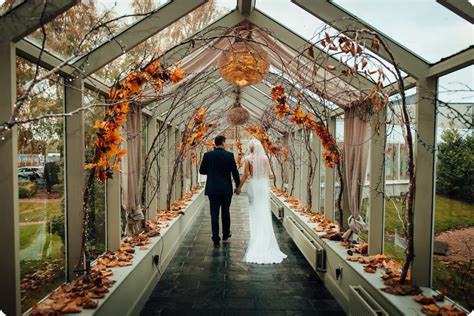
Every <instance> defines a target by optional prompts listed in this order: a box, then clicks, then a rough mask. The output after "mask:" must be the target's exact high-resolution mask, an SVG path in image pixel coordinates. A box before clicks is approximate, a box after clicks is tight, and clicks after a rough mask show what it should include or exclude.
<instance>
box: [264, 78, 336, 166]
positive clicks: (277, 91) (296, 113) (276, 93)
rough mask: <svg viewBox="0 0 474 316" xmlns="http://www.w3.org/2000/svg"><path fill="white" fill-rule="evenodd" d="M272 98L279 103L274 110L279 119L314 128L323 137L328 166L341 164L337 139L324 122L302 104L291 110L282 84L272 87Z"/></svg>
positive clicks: (324, 154) (325, 159) (300, 126)
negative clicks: (303, 107)
mask: <svg viewBox="0 0 474 316" xmlns="http://www.w3.org/2000/svg"><path fill="white" fill-rule="evenodd" d="M272 100H273V101H274V102H276V103H277V104H276V105H275V107H274V111H275V113H276V117H277V118H278V119H280V120H282V119H284V118H288V120H289V121H290V122H292V123H295V124H296V125H298V127H299V128H303V127H305V128H306V129H308V130H312V131H313V132H314V133H315V134H316V135H317V136H318V137H319V138H320V139H321V144H322V146H323V148H324V151H323V154H322V155H323V161H324V164H325V165H326V167H328V168H334V167H335V166H336V165H338V164H339V161H340V155H339V151H338V149H337V146H336V141H335V139H334V137H333V136H332V135H331V133H330V132H329V129H328V128H327V127H326V126H325V125H324V124H322V123H318V122H316V121H315V120H314V119H313V116H312V115H311V114H310V113H305V112H304V111H303V109H302V108H301V106H300V105H297V106H296V107H295V108H294V109H293V110H291V109H290V107H289V105H288V103H287V102H286V94H285V90H284V88H283V87H282V86H281V85H278V86H276V87H273V88H272Z"/></svg>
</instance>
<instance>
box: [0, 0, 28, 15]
mask: <svg viewBox="0 0 474 316" xmlns="http://www.w3.org/2000/svg"><path fill="white" fill-rule="evenodd" d="M23 2H25V0H0V16H1V15H3V14H5V13H7V12H8V11H10V10H12V9H14V8H16V7H17V6H19V5H20V4H22V3H23Z"/></svg>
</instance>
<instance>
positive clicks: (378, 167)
mask: <svg viewBox="0 0 474 316" xmlns="http://www.w3.org/2000/svg"><path fill="white" fill-rule="evenodd" d="M385 117H386V109H384V110H383V112H381V113H379V115H374V116H373V117H372V121H371V123H370V125H371V138H370V153H369V155H370V159H369V161H370V165H369V170H370V187H369V188H370V191H369V210H368V219H369V223H368V224H369V254H370V255H376V254H379V253H383V251H384V249H383V244H384V218H385V199H384V190H385V165H384V157H385V141H386V125H385Z"/></svg>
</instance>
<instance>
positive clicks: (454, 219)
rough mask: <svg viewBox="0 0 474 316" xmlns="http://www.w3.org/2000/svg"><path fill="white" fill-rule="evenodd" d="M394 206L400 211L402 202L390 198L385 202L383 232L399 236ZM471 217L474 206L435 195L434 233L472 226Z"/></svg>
mask: <svg viewBox="0 0 474 316" xmlns="http://www.w3.org/2000/svg"><path fill="white" fill-rule="evenodd" d="M394 204H395V205H396V206H397V208H398V209H402V202H401V199H399V198H392V199H390V201H386V202H385V231H386V232H389V233H395V231H397V232H398V233H399V234H403V225H402V223H401V222H400V219H399V217H398V213H397V210H396V209H397V208H396V207H395V205H394ZM473 215H474V204H470V203H466V202H463V201H457V200H453V199H450V198H448V197H444V196H440V195H437V196H436V200H435V233H441V232H444V231H447V230H450V229H458V228H463V227H469V226H473V225H474V216H473Z"/></svg>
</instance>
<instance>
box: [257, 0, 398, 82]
mask: <svg viewBox="0 0 474 316" xmlns="http://www.w3.org/2000/svg"><path fill="white" fill-rule="evenodd" d="M255 7H256V8H257V9H258V10H259V11H261V12H262V13H264V14H265V15H268V16H269V17H270V18H272V19H274V20H275V21H277V22H278V23H281V24H282V25H284V26H285V27H286V28H288V29H289V30H291V31H292V32H294V33H296V34H298V35H299V36H301V37H303V38H304V39H306V40H307V41H308V42H311V43H314V42H317V41H319V40H321V37H322V32H323V31H324V32H328V33H329V34H330V35H331V36H332V35H336V34H338V33H339V32H338V31H337V30H336V29H334V28H333V27H331V26H329V25H328V24H326V23H325V22H324V21H322V20H320V19H319V18H317V17H315V16H314V15H312V14H311V13H309V12H307V11H306V10H304V9H302V8H300V7H299V6H297V5H295V4H294V3H291V0H257V1H256V2H255ZM320 33H321V34H320ZM317 46H318V47H319V48H323V47H322V46H321V45H320V43H318V44H317ZM364 52H365V53H367V54H368V55H370V56H372V57H373V58H372V62H373V64H374V66H375V65H377V66H376V68H385V67H387V68H389V69H391V70H393V66H392V65H391V64H390V63H389V62H388V61H386V60H385V59H383V58H382V57H380V56H378V55H377V54H375V53H373V52H371V51H370V50H368V49H364ZM338 58H339V57H338ZM343 62H344V63H346V64H347V65H348V66H349V67H352V66H353V65H354V60H353V59H352V58H347V59H344V60H343ZM369 63H370V61H369ZM401 73H402V76H403V77H405V76H407V73H405V72H404V71H402V72H401ZM384 74H385V77H384V84H385V85H388V84H390V83H392V82H394V81H395V77H394V75H393V74H392V73H391V72H389V71H384ZM369 76H370V77H371V78H372V79H373V80H374V81H376V80H377V78H378V74H373V75H369Z"/></svg>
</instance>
